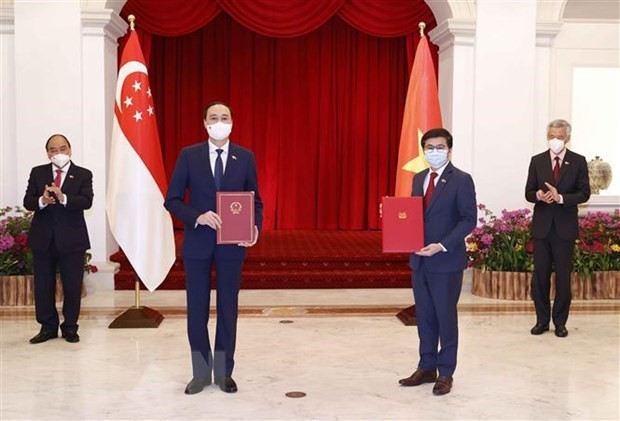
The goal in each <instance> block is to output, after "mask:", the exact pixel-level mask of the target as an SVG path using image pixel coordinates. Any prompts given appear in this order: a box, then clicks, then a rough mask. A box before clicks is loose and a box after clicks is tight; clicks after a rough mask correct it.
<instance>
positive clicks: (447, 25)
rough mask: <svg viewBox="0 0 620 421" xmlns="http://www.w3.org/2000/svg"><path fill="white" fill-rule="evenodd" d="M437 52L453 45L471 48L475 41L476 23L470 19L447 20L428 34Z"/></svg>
mask: <svg viewBox="0 0 620 421" xmlns="http://www.w3.org/2000/svg"><path fill="white" fill-rule="evenodd" d="M428 35H429V37H430V39H431V42H432V43H433V44H435V45H437V46H438V47H439V52H440V53H442V52H443V51H444V50H447V49H449V48H450V47H453V46H455V45H463V46H472V45H474V44H475V40H476V21H474V20H471V19H467V20H465V19H448V20H445V21H443V22H441V23H440V24H439V25H437V26H436V27H435V28H434V29H433V30H432V31H430V32H429V33H428Z"/></svg>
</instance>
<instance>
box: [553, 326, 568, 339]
mask: <svg viewBox="0 0 620 421" xmlns="http://www.w3.org/2000/svg"><path fill="white" fill-rule="evenodd" d="M555 336H557V337H558V338H566V337H567V336H568V330H566V326H556V327H555Z"/></svg>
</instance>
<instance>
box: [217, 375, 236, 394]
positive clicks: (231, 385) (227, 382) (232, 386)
mask: <svg viewBox="0 0 620 421" xmlns="http://www.w3.org/2000/svg"><path fill="white" fill-rule="evenodd" d="M215 384H217V385H218V386H219V387H220V390H221V391H222V392H226V393H235V392H237V383H235V381H234V380H233V378H232V377H219V378H218V377H216V378H215Z"/></svg>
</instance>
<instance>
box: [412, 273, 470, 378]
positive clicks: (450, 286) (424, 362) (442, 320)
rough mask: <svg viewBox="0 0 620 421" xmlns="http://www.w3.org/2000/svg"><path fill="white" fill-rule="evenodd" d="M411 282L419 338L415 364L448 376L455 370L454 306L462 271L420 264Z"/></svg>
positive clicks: (456, 349) (459, 293) (456, 300)
mask: <svg viewBox="0 0 620 421" xmlns="http://www.w3.org/2000/svg"><path fill="white" fill-rule="evenodd" d="M412 284H413V295H414V299H415V307H416V319H417V322H418V336H419V338H420V362H419V363H418V367H419V368H422V369H424V370H433V371H434V370H435V369H437V370H439V375H440V376H445V377H451V376H452V374H453V373H454V371H455V370H456V357H457V351H458V342H459V329H458V314H457V309H456V307H457V304H458V301H459V297H460V295H461V287H462V285H463V271H458V272H449V273H436V272H428V271H426V270H425V269H424V268H423V267H422V268H421V270H418V271H415V272H414V273H413V279H412ZM440 343H441V350H440V351H439V352H438V345H439V344H440Z"/></svg>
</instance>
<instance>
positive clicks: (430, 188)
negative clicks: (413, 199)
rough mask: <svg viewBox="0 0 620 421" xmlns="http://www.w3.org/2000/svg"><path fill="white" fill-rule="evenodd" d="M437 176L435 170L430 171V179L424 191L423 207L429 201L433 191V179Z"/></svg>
mask: <svg viewBox="0 0 620 421" xmlns="http://www.w3.org/2000/svg"><path fill="white" fill-rule="evenodd" d="M436 178H437V173H436V172H435V171H433V172H431V179H430V180H429V182H428V186H427V187H426V193H424V209H426V208H427V207H428V204H429V203H431V197H433V192H434V191H435V179H436Z"/></svg>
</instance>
